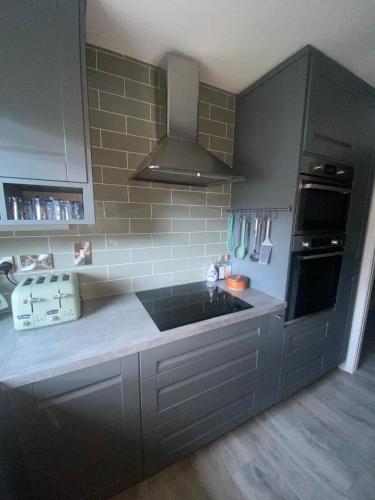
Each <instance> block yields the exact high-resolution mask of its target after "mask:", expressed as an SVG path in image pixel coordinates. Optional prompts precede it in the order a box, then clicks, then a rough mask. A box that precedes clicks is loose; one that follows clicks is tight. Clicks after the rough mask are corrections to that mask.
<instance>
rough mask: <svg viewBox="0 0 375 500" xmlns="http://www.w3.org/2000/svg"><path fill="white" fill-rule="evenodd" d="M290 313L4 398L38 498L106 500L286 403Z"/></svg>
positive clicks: (225, 328) (210, 332)
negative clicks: (281, 398)
mask: <svg viewBox="0 0 375 500" xmlns="http://www.w3.org/2000/svg"><path fill="white" fill-rule="evenodd" d="M283 316H284V310H280V311H277V312H275V313H269V314H260V315H259V316H256V317H254V318H251V319H246V320H244V319H242V320H239V321H238V322H235V323H232V324H229V325H227V326H220V327H218V328H213V329H211V330H208V331H205V332H203V333H199V334H195V335H192V336H189V337H186V338H184V339H180V340H176V341H173V342H167V343H166V344H163V345H161V346H157V347H154V348H151V349H147V350H144V351H141V352H140V353H135V354H130V355H128V356H125V357H123V358H121V359H115V360H112V361H109V362H106V363H102V364H99V365H94V366H92V367H89V368H84V369H81V370H78V371H74V372H68V373H65V374H63V375H59V376H56V377H53V378H49V379H44V380H40V381H38V382H35V383H32V384H29V385H27V386H22V387H20V388H15V389H9V390H6V391H5V392H3V395H4V397H5V400H6V403H7V408H8V412H9V414H10V420H11V422H13V425H14V432H15V434H16V436H17V440H18V447H19V450H20V454H21V456H22V463H21V465H22V466H23V467H24V469H25V471H26V474H25V476H26V478H27V480H28V482H29V486H30V491H31V498H38V499H50V498H56V499H81V498H91V497H92V498H103V497H107V496H110V495H111V494H114V493H115V492H118V491H121V490H123V489H125V488H126V487H128V486H130V485H131V484H133V483H135V482H137V481H139V480H140V479H142V478H143V477H147V476H148V475H150V474H153V473H155V472H156V471H158V470H160V469H161V468H163V467H165V466H167V465H169V464H171V463H173V462H175V461H177V460H179V459H181V458H182V457H184V456H185V455H187V454H189V453H191V452H193V451H194V450H197V449H198V448H200V447H202V446H204V445H205V444H207V443H208V442H210V441H212V440H214V439H216V438H217V437H219V436H221V435H222V434H224V433H225V432H227V431H229V430H230V429H232V428H234V427H235V426H237V425H239V424H241V423H243V422H245V421H247V420H248V419H249V418H250V417H252V416H253V415H255V414H257V413H259V412H260V411H261V410H262V409H264V408H266V407H269V406H271V405H272V404H275V403H276V402H277V400H278V387H279V373H280V366H281V365H280V360H281V350H282V344H283V335H284V332H283Z"/></svg>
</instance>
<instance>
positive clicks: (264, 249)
mask: <svg viewBox="0 0 375 500" xmlns="http://www.w3.org/2000/svg"><path fill="white" fill-rule="evenodd" d="M270 231H271V217H267V225H266V236H265V238H264V241H263V243H262V246H261V248H260V254H259V264H268V261H269V260H270V257H271V251H272V243H271V240H270Z"/></svg>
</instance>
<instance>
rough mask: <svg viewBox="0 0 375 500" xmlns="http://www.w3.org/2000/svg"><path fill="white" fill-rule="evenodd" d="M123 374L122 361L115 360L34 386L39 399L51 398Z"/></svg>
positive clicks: (37, 383)
mask: <svg viewBox="0 0 375 500" xmlns="http://www.w3.org/2000/svg"><path fill="white" fill-rule="evenodd" d="M120 374H121V361H120V360H119V359H118V360H114V361H109V362H108V363H103V364H101V365H96V366H92V367H90V368H84V369H83V370H77V371H75V372H71V373H66V374H65V375H59V376H58V377H53V378H50V379H48V380H43V381H41V382H36V383H35V384H33V389H34V395H35V397H36V398H37V399H45V398H51V397H53V396H57V395H59V394H64V393H66V392H70V391H74V390H76V389H80V388H82V387H86V386H88V385H92V384H95V383H97V382H99V381H103V380H106V379H109V378H113V377H116V376H119V375H120Z"/></svg>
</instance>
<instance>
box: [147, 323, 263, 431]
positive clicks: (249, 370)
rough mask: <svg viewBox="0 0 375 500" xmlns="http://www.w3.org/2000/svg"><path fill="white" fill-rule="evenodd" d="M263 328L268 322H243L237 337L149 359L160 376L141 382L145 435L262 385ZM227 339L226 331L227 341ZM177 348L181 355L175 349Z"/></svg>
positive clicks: (202, 341)
mask: <svg viewBox="0 0 375 500" xmlns="http://www.w3.org/2000/svg"><path fill="white" fill-rule="evenodd" d="M267 323H268V317H263V319H262V321H261V322H259V321H257V322H256V323H254V322H247V324H246V325H243V324H242V325H240V326H239V327H238V326H237V329H236V333H235V335H233V336H231V337H229V338H222V339H221V340H219V341H218V342H215V343H212V342H210V343H209V344H208V343H207V338H204V339H200V338H199V337H198V338H197V339H194V340H195V345H192V343H189V344H190V345H189V347H190V349H189V350H186V343H185V341H182V342H181V343H180V342H176V343H174V346H173V351H171V350H169V358H166V357H165V356H164V359H162V357H161V356H160V350H159V349H158V351H159V353H158V355H157V356H153V366H154V368H155V369H156V370H157V372H158V373H157V374H156V375H154V376H152V377H147V378H145V379H143V380H141V400H142V423H143V429H144V430H150V429H152V428H155V427H157V426H159V425H161V424H165V423H166V422H168V421H170V420H172V419H175V418H177V417H180V416H181V415H184V414H185V413H189V412H192V411H193V410H194V409H197V408H199V407H200V406H205V405H208V404H211V403H212V404H215V403H214V402H215V401H217V403H216V404H217V405H220V404H223V403H225V402H230V401H233V394H238V395H237V397H241V396H243V395H244V394H246V393H248V392H249V391H250V390H252V388H254V387H256V386H257V385H258V384H259V383H260V382H261V379H262V373H263V371H262V370H263V364H264V359H263V358H264V351H265V349H264V344H265V340H266V339H265V335H263V334H262V333H263V330H264V331H265V327H266V326H267ZM249 326H250V327H251V328H249ZM254 326H255V327H256V329H253V328H254ZM246 327H248V329H247V331H245V332H244V328H246ZM263 327H264V328H263ZM211 333H212V332H209V335H208V336H209V337H210V338H209V340H211V339H212V337H211V336H210V334H211ZM230 333H232V331H231V329H228V331H226V332H225V335H226V337H227V336H228V334H230ZM202 336H204V337H206V335H205V334H204V335H202ZM188 340H189V341H191V340H192V339H188ZM197 341H198V346H197V345H196V343H197ZM181 344H182V347H183V348H184V349H185V352H183V351H182V349H181V350H179V349H178V348H179V347H180V345H181ZM163 347H164V346H163ZM165 347H167V348H168V349H170V346H165ZM164 354H165V352H164ZM157 359H161V361H160V362H158V361H155V360H157ZM146 366H150V365H146ZM167 367H168V368H169V369H168V370H167Z"/></svg>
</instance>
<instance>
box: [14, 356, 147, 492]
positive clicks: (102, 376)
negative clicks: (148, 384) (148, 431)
mask: <svg viewBox="0 0 375 500" xmlns="http://www.w3.org/2000/svg"><path fill="white" fill-rule="evenodd" d="M138 366H139V365H138V355H137V354H134V355H131V356H128V357H126V358H124V359H123V360H115V361H110V362H108V363H104V364H102V365H97V366H94V367H92V368H86V369H83V370H79V371H76V372H72V373H69V374H66V375H62V376H59V377H54V378H52V379H49V380H45V381H42V382H37V383H35V384H33V385H31V386H27V387H24V388H22V389H20V390H14V391H11V392H9V393H8V395H7V398H8V403H9V407H10V412H11V415H12V417H13V420H14V422H15V427H16V432H17V436H18V442H19V448H20V450H21V454H22V456H23V461H24V464H25V468H26V471H27V476H28V479H29V482H30V486H31V491H32V494H33V496H34V497H35V498H38V499H46V500H47V499H48V500H49V499H51V498H55V499H76V498H77V499H78V498H83V497H85V498H86V496H88V495H90V494H94V493H95V494H97V495H103V496H106V495H108V496H109V495H110V494H111V493H114V492H116V491H119V490H121V489H124V488H125V487H126V486H129V485H130V484H132V483H134V482H136V481H138V480H140V479H141V477H142V458H141V440H140V414H139V371H138Z"/></svg>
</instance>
